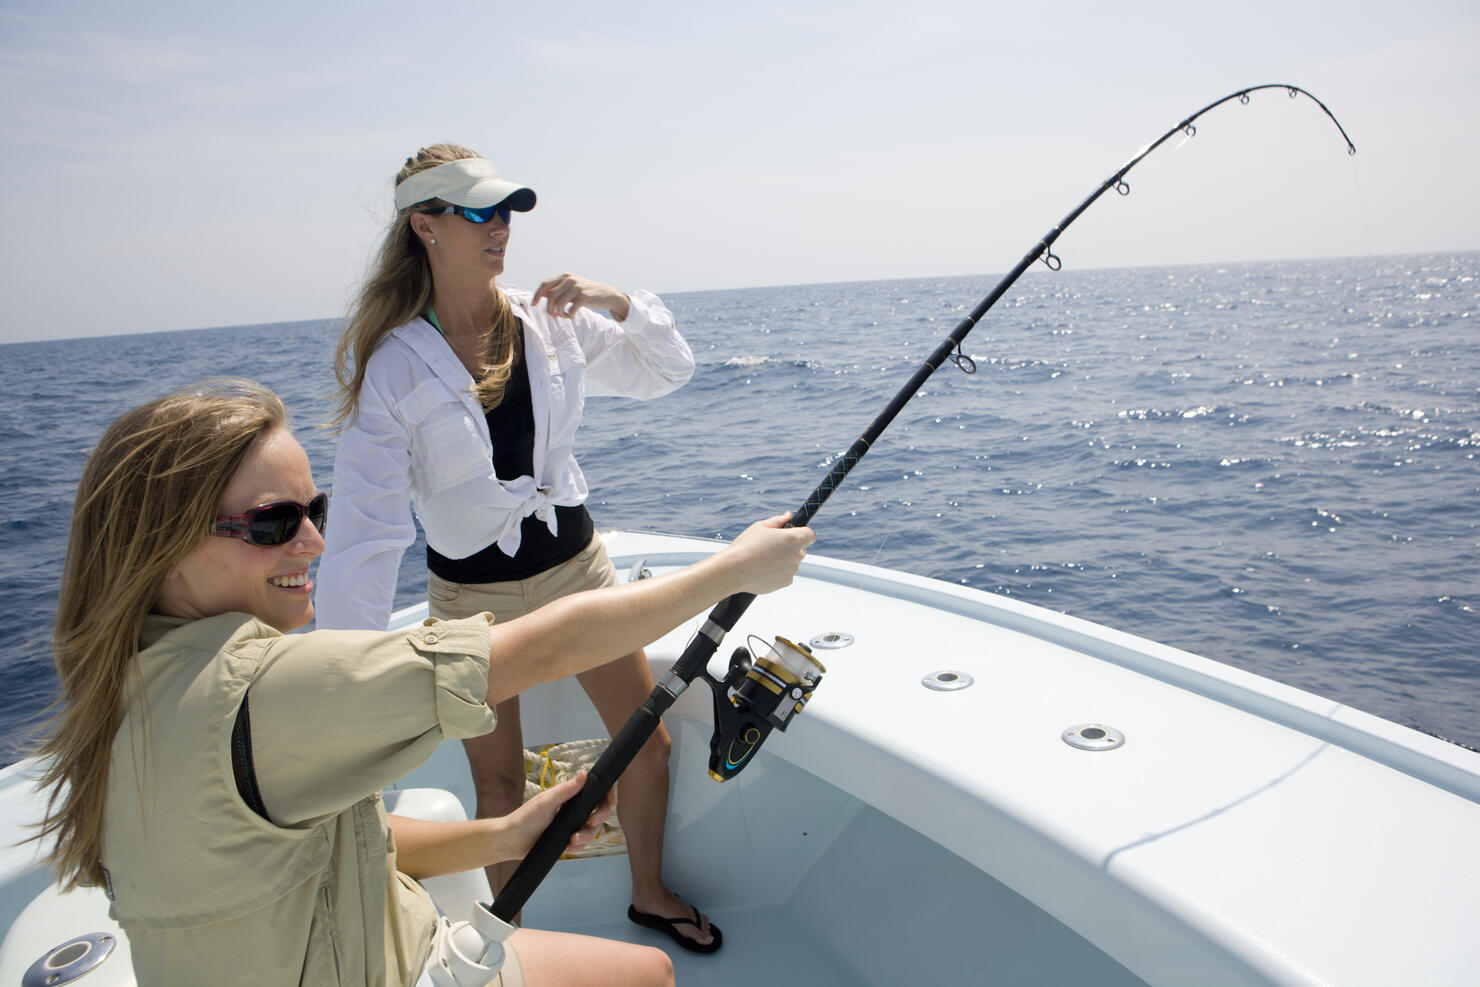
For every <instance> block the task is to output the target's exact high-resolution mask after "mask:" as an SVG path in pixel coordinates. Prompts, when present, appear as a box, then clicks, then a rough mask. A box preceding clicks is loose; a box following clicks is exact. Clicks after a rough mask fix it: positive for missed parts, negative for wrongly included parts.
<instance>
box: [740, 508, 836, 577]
mask: <svg viewBox="0 0 1480 987" xmlns="http://www.w3.org/2000/svg"><path fill="white" fill-rule="evenodd" d="M790 519H791V512H789V511H788V512H787V513H785V514H777V515H776V516H775V517H769V518H766V519H765V520H764V521H757V522H756V523H755V524H752V525H751V526H750V527H748V528H746V529H745V530H744V531H742V532H741V533H740V537H738V538H736V539H735V540H734V541H733V542H732V543H731V544H730V547H729V548H727V549H725V554H730V555H732V556H733V562H734V563H735V565H737V566H738V567H739V573H738V575H739V579H740V583H741V587H740V592H745V593H755V594H757V595H759V594H761V593H770V592H771V591H773V590H778V589H781V588H782V587H784V586H790V585H791V580H792V577H793V576H795V575H796V574H797V569H799V568H800V567H801V564H802V559H803V558H805V557H806V555H807V546H808V545H810V544H812V543H813V542H814V541H816V540H817V533H816V532H815V531H813V530H812V529H811V528H810V527H807V526H805V525H804V526H801V527H796V528H788V527H786V522H787V521H789V520H790Z"/></svg>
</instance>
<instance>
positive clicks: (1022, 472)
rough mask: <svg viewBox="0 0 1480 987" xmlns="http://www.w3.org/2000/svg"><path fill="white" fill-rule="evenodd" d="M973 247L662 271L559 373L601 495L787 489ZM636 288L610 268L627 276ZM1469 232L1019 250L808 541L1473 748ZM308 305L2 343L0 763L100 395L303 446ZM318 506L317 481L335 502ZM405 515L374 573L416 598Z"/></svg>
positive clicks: (1479, 582)
mask: <svg viewBox="0 0 1480 987" xmlns="http://www.w3.org/2000/svg"><path fill="white" fill-rule="evenodd" d="M999 277H1000V275H994V274H985V275H981V276H971V277H941V278H919V279H909V280H898V281H876V282H866V283H849V284H824V285H802V286H787V287H777V288H751V289H743V290H730V291H710V292H699V293H676V294H665V296H664V297H665V300H666V301H667V302H668V304H669V305H670V307H671V308H672V309H673V311H674V312H675V313H676V315H677V317H678V319H679V323H680V326H681V327H682V329H683V331H684V333H685V335H686V336H687V338H688V340H689V342H690V345H691V346H692V347H693V349H694V352H695V355H696V357H697V360H698V370H697V372H696V374H695V376H694V379H693V380H692V381H691V382H690V383H689V384H688V385H686V386H685V387H683V388H682V389H680V390H679V391H677V392H675V393H674V394H672V395H669V396H667V397H664V398H660V399H658V400H655V401H650V402H639V401H629V400H625V399H615V398H593V399H590V400H589V401H588V402H587V416H586V423H585V425H584V426H583V427H582V431H581V433H580V440H579V443H578V446H577V456H578V458H579V459H580V461H581V464H582V466H583V468H584V470H585V472H586V475H587V478H588V480H589V481H590V485H591V491H592V492H591V499H590V501H589V507H590V509H591V512H592V514H593V516H594V517H595V519H596V523H597V526H598V528H602V529H608V528H633V529H643V530H655V531H665V532H674V533H680V534H688V535H698V536H705V537H707V536H721V537H732V536H734V535H735V534H737V533H738V532H739V531H740V530H742V529H743V528H744V527H745V525H746V524H748V523H749V522H750V521H752V520H754V519H756V518H759V517H762V516H766V515H769V514H772V513H776V512H779V511H783V510H787V509H791V508H794V507H797V506H799V505H800V504H801V503H802V502H803V500H805V498H806V496H807V495H808V494H809V493H810V492H811V491H812V489H813V488H814V487H815V486H816V485H817V484H818V483H819V482H821V480H822V479H823V477H824V476H825V475H826V473H827V471H828V469H829V468H830V467H831V465H832V463H833V461H834V459H835V457H836V456H837V455H838V454H839V453H840V452H842V451H843V450H844V449H846V448H847V446H848V445H849V444H850V443H851V442H852V441H853V440H854V439H855V438H856V437H857V436H858V435H859V434H860V433H862V432H863V430H864V429H865V428H866V427H867V426H868V424H869V423H870V422H871V421H872V420H873V418H874V416H875V415H876V414H878V412H879V411H880V410H882V409H883V407H884V406H885V405H886V404H887V403H888V401H889V399H890V398H891V397H892V396H893V395H894V393H895V392H896V391H897V390H898V389H899V388H900V387H901V386H903V384H904V382H905V380H906V379H907V378H908V377H909V376H910V374H911V373H912V372H913V371H914V369H915V368H916V367H918V366H919V365H920V363H921V362H922V361H923V360H924V358H925V357H926V356H927V355H928V354H929V353H930V351H931V350H932V349H933V348H934V347H935V346H936V345H937V344H938V343H939V341H940V340H941V339H943V338H944V337H945V336H946V334H947V333H949V332H950V331H951V330H952V329H953V328H954V327H955V326H956V325H957V324H958V323H959V321H960V320H961V319H962V318H963V317H964V316H965V314H966V313H967V312H969V311H970V309H971V308H972V307H973V306H974V305H975V304H976V302H977V301H978V300H979V299H980V298H981V297H983V296H985V295H986V294H987V292H988V291H990V290H991V288H992V287H993V286H994V285H995V284H996V282H997V280H998V279H999ZM634 287H636V286H634ZM1477 330H1480V252H1468V253H1458V254H1427V255H1414V256H1401V257H1369V258H1343V259H1332V260H1315V261H1290V262H1278V263H1248V264H1227V265H1203V266H1178V267H1162V268H1135V269H1123V270H1086V271H1075V270H1069V269H1066V270H1062V271H1059V272H1049V271H1047V270H1046V269H1042V270H1040V269H1034V270H1032V271H1030V272H1029V273H1027V274H1025V275H1024V277H1023V278H1022V279H1021V280H1020V281H1019V282H1018V283H1017V284H1016V285H1015V286H1014V287H1013V288H1012V289H1011V290H1010V291H1009V292H1008V293H1007V294H1006V296H1004V298H1003V299H1002V300H1001V301H1000V302H999V303H998V305H997V306H996V307H995V308H994V309H993V310H992V311H991V312H989V313H988V314H987V316H986V317H985V318H984V319H983V320H982V323H981V324H980V325H979V326H978V327H977V328H976V329H975V330H974V332H973V333H972V335H971V336H970V337H968V338H967V340H966V343H965V345H964V347H963V349H964V351H965V352H966V353H967V354H968V355H970V356H971V357H972V358H973V360H974V361H975V363H976V368H977V371H976V373H974V374H966V373H963V372H961V371H960V370H958V369H957V368H956V367H954V366H953V365H951V364H946V365H945V366H944V367H942V368H941V369H940V370H938V371H937V372H936V373H935V375H934V376H933V377H932V378H931V379H930V380H929V381H928V382H927V383H926V384H925V386H924V388H923V389H922V391H921V392H920V394H919V395H917V396H916V397H915V399H914V400H913V401H911V402H910V403H909V404H908V405H907V406H906V407H905V408H904V410H903V411H902V412H901V414H900V415H899V417H898V418H897V419H896V420H895V422H894V424H893V425H892V426H891V427H890V429H889V430H888V431H886V432H885V433H884V435H883V437H882V438H881V439H880V440H879V441H878V442H877V443H876V444H875V446H874V448H873V449H872V450H871V451H870V453H869V454H868V456H866V457H865V458H864V459H863V460H862V461H861V462H860V463H859V465H858V466H857V467H855V468H854V470H853V471H852V473H851V474H850V475H849V476H848V478H847V479H846V480H845V481H844V482H843V484H842V485H841V486H840V487H839V488H838V490H837V491H836V492H835V493H834V494H833V496H832V498H831V500H829V501H828V503H827V504H826V505H825V506H824V507H823V508H822V510H821V511H820V512H819V513H818V514H817V516H816V518H814V520H813V526H814V527H815V528H816V530H817V532H818V535H819V541H818V543H817V546H816V548H815V549H814V551H816V552H819V553H824V554H828V555H833V556H837V557H841V558H846V559H852V560H855V561H860V562H867V563H875V564H878V565H883V566H889V567H893V568H898V569H903V570H907V571H910V572H915V573H919V574H921V575H925V576H931V577H934V578H937V579H942V580H946V581H948V582H952V583H961V584H965V585H969V586H973V587H976V588H978V589H983V590H988V591H991V592H995V593H1002V594H1005V595H1008V596H1012V597H1015V598H1018V599H1021V600H1024V601H1027V602H1029V603H1033V604H1037V605H1040V606H1044V607H1048V608H1051V609H1054V610H1059V611H1063V612H1066V613H1071V614H1074V615H1075V616H1078V617H1083V618H1086V619H1089V620H1093V621H1096V622H1098V623H1102V624H1106V625H1109V626H1113V627H1116V628H1118V629H1120V630H1123V631H1128V632H1131V633H1134V634H1138V635H1141V636H1143V637H1146V638H1150V639H1152V640H1155V641H1160V642H1162V643H1165V644H1169V645H1173V646H1176V647H1179V648H1184V649H1186V650H1189V651H1193V652H1196V653H1198V654H1201V655H1205V656H1207V657H1209V658H1212V659H1215V660H1218V661H1221V662H1226V663H1228V664H1230V665H1234V666H1237V667H1240V668H1244V669H1247V670H1249V671H1252V672H1256V673H1258V674H1261V675H1265V676H1268V677H1270V678H1272V679H1275V680H1277V681H1280V682H1284V683H1287V684H1289V685H1293V686H1296V687H1299V688H1302V689H1306V690H1309V691H1311V692H1314V693H1317V694H1319V695H1322V696H1325V697H1328V698H1330V699H1334V700H1338V701H1340V702H1343V703H1346V704H1349V705H1351V706H1354V707H1356V708H1358V709H1362V710H1365V711H1367V712H1370V713H1374V714H1377V715H1378V716H1382V717H1385V718H1387V719H1390V720H1393V721H1395V722H1398V723H1401V724H1404V725H1406V726H1410V727H1413V728H1416V729H1418V730H1421V731H1424V732H1426V733H1430V734H1433V735H1436V736H1439V737H1443V738H1446V739H1448V740H1451V741H1454V742H1456V743H1460V744H1464V745H1466V746H1469V747H1472V748H1480V715H1477V714H1480V462H1477V460H1476V455H1477V452H1480V331H1477ZM335 332H336V324H335V322H334V321H333V320H316V321H305V322H294V323H282V324H276V325H256V326H235V327H230V328H217V329H201V330H194V331H187V332H172V333H159V334H145V335H133V336H113V337H101V338H93V339H71V340H60V341H53V342H40V343H17V344H9V345H4V346H0V407H3V409H4V419H5V421H6V423H7V428H6V429H5V430H4V432H3V434H0V466H3V468H0V490H3V496H0V511H3V516H0V587H3V594H4V599H5V601H6V604H7V606H6V607H5V609H4V610H3V612H0V641H3V644H0V697H3V700H0V763H4V762H6V761H9V760H12V759H13V758H14V757H15V752H16V750H17V749H18V747H19V745H20V744H21V743H22V742H23V740H24V738H25V737H26V736H27V734H28V731H30V730H33V729H34V726H35V724H36V723H37V721H38V719H39V718H40V717H41V716H43V715H44V713H45V711H46V707H47V706H48V704H49V703H50V702H51V700H52V699H53V697H54V695H55V688H56V682H55V673H54V671H53V669H52V665H51V660H50V656H49V653H48V635H49V633H50V623H51V621H52V619H53V615H54V609H55V599H56V587H57V580H58V576H59V574H60V570H61V566H62V561H63V557H64V555H65V551H66V535H67V527H68V523H69V520H70V511H71V502H72V497H73V494H74V492H75V486H76V482H77V478H78V476H79V475H80V473H81V470H82V466H83V463H84V461H85V459H86V456H87V454H88V451H89V449H90V447H91V445H92V443H93V442H95V441H96V439H97V438H98V436H99V435H100V434H101V433H102V431H103V429H104V428H105V427H106V425H107V424H108V423H109V422H110V421H111V420H112V419H113V418H114V417H116V416H117V415H118V414H120V413H121V412H122V411H124V410H125V409H126V408H129V407H132V406H133V405H135V404H138V403H140V402H142V401H145V400H147V399H149V398H152V397H155V396H158V395H160V394H162V393H165V392H166V391H168V390H173V389H175V388H177V387H181V386H185V385H188V384H191V383H194V382H196V381H199V380H202V379H205V378H207V377H214V376H222V375H236V376H245V377H251V378H254V379H256V380H259V381H261V382H263V383H265V384H267V385H268V386H270V387H272V388H273V389H275V390H276V391H278V393H279V394H281V395H282V396H283V398H284V399H285V400H286V402H287V403H288V406H289V407H290V408H291V409H292V411H293V414H294V425H295V430H296V432H297V434H298V437H299V439H300V440H301V441H302V442H303V444H304V446H305V447H306V448H307V450H308V454H309V458H310V460H311V462H312V464H313V468H314V471H315V475H316V477H317V478H318V480H319V482H320V484H321V485H323V486H327V485H328V484H329V482H330V480H331V478H332V468H333V457H334V440H333V437H332V435H331V434H330V433H329V432H328V431H326V430H325V429H324V428H323V427H322V425H321V423H323V422H324V421H326V420H327V419H328V418H329V417H330V413H331V403H332V402H331V398H332V391H333V387H334V381H333V373H332V370H331V360H332V353H333V348H334V339H335ZM331 518H332V510H331ZM425 583H426V575H425V565H424V546H423V544H422V543H420V542H418V544H417V545H416V546H415V547H413V548H412V549H411V550H410V551H408V552H407V554H406V557H405V559H404V560H403V564H402V566H401V574H400V583H399V587H398V591H397V605H409V604H411V603H414V602H417V601H419V600H420V599H422V598H423V593H424V590H425Z"/></svg>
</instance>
